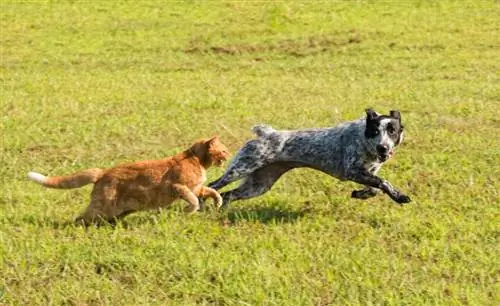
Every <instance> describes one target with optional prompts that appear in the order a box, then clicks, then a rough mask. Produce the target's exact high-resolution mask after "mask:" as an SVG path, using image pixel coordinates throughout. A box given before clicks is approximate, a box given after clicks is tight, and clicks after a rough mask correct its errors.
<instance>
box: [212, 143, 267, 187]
mask: <svg viewBox="0 0 500 306" xmlns="http://www.w3.org/2000/svg"><path fill="white" fill-rule="evenodd" d="M262 149H263V147H262V145H261V144H260V142H258V140H253V141H250V142H248V143H247V144H246V145H245V146H244V147H243V148H242V149H241V150H240V151H239V152H238V154H237V155H236V157H235V158H234V160H233V161H232V162H231V164H230V165H229V167H228V169H227V170H226V172H225V173H224V174H223V175H222V176H221V177H220V178H218V179H217V180H215V181H213V182H211V183H209V184H208V187H210V188H213V189H215V190H218V189H221V188H222V187H224V186H226V185H228V184H230V183H232V182H235V181H237V180H239V179H242V178H244V177H246V176H248V175H250V174H251V173H253V172H254V171H256V170H258V169H259V168H261V167H262V166H264V165H265V164H266V163H269V162H270V160H271V159H272V156H268V155H266V154H264V153H263V152H262Z"/></svg>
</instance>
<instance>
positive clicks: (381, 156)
mask: <svg viewBox="0 0 500 306" xmlns="http://www.w3.org/2000/svg"><path fill="white" fill-rule="evenodd" d="M377 155H378V159H379V160H380V161H381V162H385V161H387V160H388V159H389V158H391V157H392V156H394V150H390V151H389V152H388V153H386V154H377Z"/></svg>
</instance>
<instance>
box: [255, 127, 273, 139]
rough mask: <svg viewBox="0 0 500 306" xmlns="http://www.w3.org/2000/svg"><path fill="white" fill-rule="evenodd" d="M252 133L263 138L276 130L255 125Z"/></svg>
mask: <svg viewBox="0 0 500 306" xmlns="http://www.w3.org/2000/svg"><path fill="white" fill-rule="evenodd" d="M252 132H254V133H255V134H256V135H257V136H258V137H264V136H267V135H269V134H272V133H274V132H276V130H275V129H273V128H272V127H270V126H269V125H256V126H254V127H253V128H252Z"/></svg>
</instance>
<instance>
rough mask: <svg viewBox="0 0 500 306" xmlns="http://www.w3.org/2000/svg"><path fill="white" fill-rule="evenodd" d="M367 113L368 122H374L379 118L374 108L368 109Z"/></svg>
mask: <svg viewBox="0 0 500 306" xmlns="http://www.w3.org/2000/svg"><path fill="white" fill-rule="evenodd" d="M365 112H366V120H367V121H372V120H373V119H375V118H377V113H376V112H375V111H374V110H373V109H372V108H367V109H366V110H365Z"/></svg>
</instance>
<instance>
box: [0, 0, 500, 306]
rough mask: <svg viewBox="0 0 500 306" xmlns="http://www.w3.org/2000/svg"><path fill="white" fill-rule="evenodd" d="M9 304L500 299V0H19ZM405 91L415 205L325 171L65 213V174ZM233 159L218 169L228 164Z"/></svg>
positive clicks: (395, 170)
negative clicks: (153, 203) (97, 220)
mask: <svg viewBox="0 0 500 306" xmlns="http://www.w3.org/2000/svg"><path fill="white" fill-rule="evenodd" d="M0 11H1V13H0V14H1V19H0V21H1V25H0V26H1V29H0V30H1V35H0V48H1V49H0V56H1V62H0V71H1V74H0V77H1V84H0V86H1V87H0V88H1V107H2V113H1V134H2V140H3V141H2V144H1V156H2V166H1V167H0V175H1V177H2V181H1V183H0V184H1V185H0V192H1V197H0V303H6V304H18V305H22V304H30V305H36V304H38V305H43V304H78V305H82V304H88V305H93V304H115V305H116V304H129V305H132V304H219V305H225V304H251V305H254V304H279V305H312V304H316V305H326V304H372V303H373V304H388V305H401V304H423V303H428V304H442V305H450V304H473V305H481V304H482V305H492V304H494V303H498V300H499V296H498V292H499V289H500V288H499V285H498V278H499V275H500V267H499V261H498V255H499V248H498V236H499V227H498V224H499V221H500V220H499V187H500V186H499V181H498V179H499V177H500V166H499V165H500V156H499V154H500V144H499V138H498V137H499V136H498V135H499V133H500V121H499V119H498V118H499V117H498V116H499V113H498V106H499V102H500V87H499V84H500V72H499V71H500V60H499V48H500V36H499V35H498V33H499V31H500V22H499V19H498V16H500V7H499V3H498V1H439V2H437V1H397V2H396V1H394V2H387V1H356V2H340V1H329V2H294V1H289V2H212V1H183V2H169V3H167V2H149V1H148V2H146V1H135V2H133V1H126V2H119V1H113V2H112V1H109V2H101V1H87V2H73V1H72V2H67V1H50V2H46V3H42V2H31V3H28V2H17V1H16V2H14V1H2V2H1V3H0ZM367 106H373V107H375V108H376V109H377V110H379V111H381V112H384V113H387V112H388V111H389V109H393V108H397V109H400V110H401V112H402V116H403V121H404V123H405V126H406V131H407V134H406V135H407V137H406V140H405V142H404V143H403V145H402V147H401V148H400V149H399V151H398V153H397V154H396V158H395V159H394V160H391V161H390V162H389V163H388V164H387V165H386V166H385V167H384V168H383V169H382V171H381V175H382V176H383V177H385V178H387V179H389V180H390V181H391V182H393V183H394V185H396V186H398V187H400V188H401V189H402V190H403V191H405V192H407V193H408V194H409V195H410V196H411V197H412V199H413V203H412V204H411V205H408V206H405V207H399V206H396V205H394V204H393V203H392V202H391V201H390V199H389V198H388V197H386V196H378V197H376V198H373V199H370V200H367V201H359V200H352V199H350V198H349V195H350V191H351V190H352V189H353V188H356V187H357V186H356V185H355V184H353V183H340V182H338V181H335V180H333V179H331V178H330V177H328V176H326V175H324V174H321V173H319V172H315V171H312V170H307V169H300V170H296V171H294V172H291V173H289V174H287V175H286V176H285V177H283V178H282V179H281V180H280V181H279V182H278V184H277V185H276V186H275V187H274V188H273V190H272V192H269V193H267V194H266V195H264V196H262V197H259V198H256V199H252V200H248V201H241V202H235V203H233V205H232V206H231V208H230V209H229V210H228V211H226V212H224V213H216V212H213V211H209V212H204V213H200V214H198V215H195V216H189V217H188V216H184V215H183V214H182V213H181V210H180V205H177V206H176V207H175V208H174V209H171V210H166V211H163V212H162V213H159V214H158V213H157V214H155V213H140V214H136V215H132V216H130V217H128V218H127V219H126V222H124V223H122V224H120V225H118V227H117V228H115V229H112V228H109V227H101V228H98V229H96V228H90V229H88V230H85V229H82V228H79V227H74V226H72V225H67V222H68V221H71V220H72V219H73V218H74V217H75V216H77V215H78V213H79V212H80V211H82V210H83V209H84V208H85V206H86V205H87V200H88V196H89V192H90V190H91V187H90V186H88V187H85V188H82V189H78V190H70V191H58V190H47V189H43V188H41V187H40V186H38V185H36V184H34V183H30V182H28V181H27V180H26V179H25V175H26V172H27V171H29V170H36V171H39V172H42V173H50V174H66V173H71V172H74V171H77V170H80V169H84V168H89V167H95V166H100V167H107V166H112V165H115V164H117V163H120V162H125V161H133V160H140V159H152V158H161V157H164V156H167V155H170V154H173V153H175V152H178V151H180V150H182V149H183V148H184V147H185V146H186V145H188V144H190V143H191V142H193V141H194V140H196V139H198V138H201V137H206V136H210V135H212V134H215V133H217V134H220V135H221V136H222V139H223V140H224V141H225V142H226V143H227V144H228V146H229V147H230V148H231V149H232V151H233V152H236V150H237V149H238V148H239V147H240V146H241V145H242V144H243V143H244V142H245V141H246V140H248V139H249V138H250V137H252V135H251V133H250V131H249V130H250V127H251V126H252V125H254V124H256V123H261V122H262V123H268V124H271V125H273V126H274V127H276V128H302V127H322V126H331V125H334V124H335V123H337V122H340V121H344V120H349V119H354V118H358V117H360V116H361V115H362V114H363V109H364V108H365V107H367ZM221 173H222V169H212V170H210V172H209V180H211V179H215V178H216V177H218V175H220V174H221Z"/></svg>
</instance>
